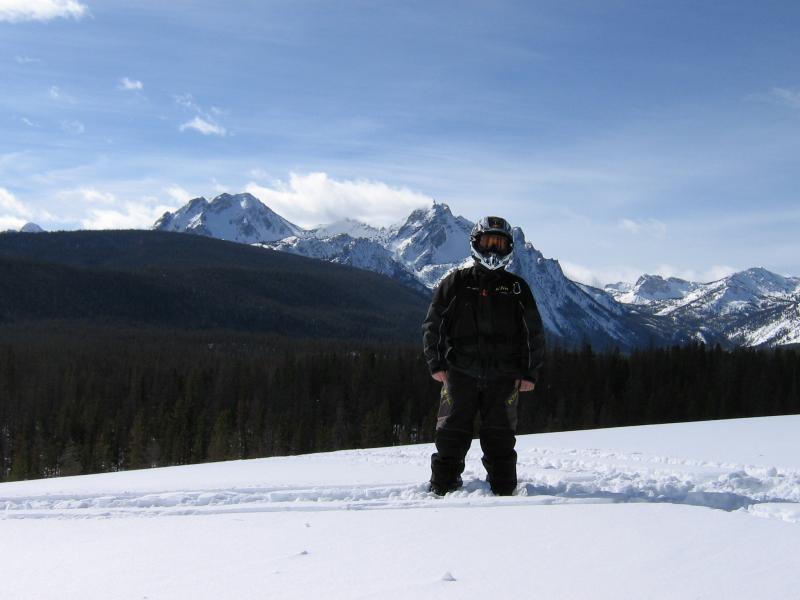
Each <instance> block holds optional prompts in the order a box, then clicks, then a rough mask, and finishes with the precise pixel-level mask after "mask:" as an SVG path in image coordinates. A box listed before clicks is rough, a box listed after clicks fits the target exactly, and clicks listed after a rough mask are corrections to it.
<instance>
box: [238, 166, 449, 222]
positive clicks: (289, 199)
mask: <svg viewBox="0 0 800 600" xmlns="http://www.w3.org/2000/svg"><path fill="white" fill-rule="evenodd" d="M245 189H246V191H248V192H250V193H251V194H253V195H254V196H256V197H257V198H259V199H261V200H262V201H263V202H264V203H265V204H266V205H267V206H269V207H270V208H272V209H273V210H274V211H275V212H277V213H278V214H280V215H282V216H283V217H286V218H287V219H289V220H290V221H292V222H293V223H297V224H298V225H300V226H302V227H313V226H316V225H319V224H321V223H330V222H332V221H337V220H339V219H343V218H345V217H350V218H353V219H358V220H361V221H365V222H367V223H369V224H371V225H390V224H392V223H395V222H397V221H398V220H400V219H402V218H404V217H406V216H408V213H409V212H410V211H412V210H414V209H415V208H419V207H422V206H429V205H430V204H431V203H432V202H433V198H431V197H429V196H426V195H424V194H420V193H417V192H414V191H411V190H409V189H408V188H405V187H391V186H388V185H386V184H385V183H382V182H379V181H367V180H343V181H340V180H335V179H332V178H330V177H328V175H327V174H326V173H309V174H306V175H300V174H297V173H291V174H290V176H289V181H288V182H284V181H275V182H273V183H272V184H270V185H269V186H263V185H259V184H257V183H253V182H251V183H249V184H247V186H246V188H245Z"/></svg>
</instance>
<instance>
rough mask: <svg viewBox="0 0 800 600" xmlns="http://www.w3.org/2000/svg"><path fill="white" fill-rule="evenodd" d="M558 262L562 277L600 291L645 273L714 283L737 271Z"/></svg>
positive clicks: (719, 266)
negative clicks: (606, 266) (599, 266)
mask: <svg viewBox="0 0 800 600" xmlns="http://www.w3.org/2000/svg"><path fill="white" fill-rule="evenodd" d="M558 262H559V264H560V265H561V269H562V270H563V271H564V275H566V276H567V277H569V278H570V279H572V280H573V281H578V282H580V283H585V284H587V285H591V286H594V287H597V288H601V289H602V288H603V287H604V286H606V285H608V284H610V283H617V282H619V281H625V282H627V283H635V282H636V280H637V279H639V277H641V276H642V275H644V274H645V273H647V274H649V275H660V276H661V277H664V278H667V277H677V278H679V279H685V280H686V281H694V282H696V283H708V282H709V281H716V280H718V279H722V278H723V277H727V276H728V275H732V274H733V273H736V271H737V270H738V269H735V268H734V267H731V266H729V265H712V266H710V267H708V268H707V269H700V270H697V269H681V268H679V267H675V266H674V265H670V264H661V265H659V266H658V267H657V268H655V269H653V270H648V269H641V268H638V267H631V266H616V267H608V268H602V267H601V268H594V267H587V266H585V265H580V264H577V263H573V262H568V261H565V260H559V261H558Z"/></svg>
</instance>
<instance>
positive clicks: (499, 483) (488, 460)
mask: <svg viewBox="0 0 800 600" xmlns="http://www.w3.org/2000/svg"><path fill="white" fill-rule="evenodd" d="M470 247H471V252H472V257H473V258H474V259H475V262H474V264H473V265H472V266H470V267H466V268H462V269H456V270H455V271H453V272H452V273H450V274H449V275H448V276H447V277H445V278H444V279H443V280H442V281H441V283H440V284H439V287H438V288H437V289H436V292H435V293H434V296H433V301H432V302H431V305H430V308H429V309H428V315H427V317H426V318H425V322H424V323H423V325H422V339H423V346H424V352H425V359H426V361H427V363H428V368H429V369H430V372H431V376H432V377H433V378H434V379H435V380H437V381H439V382H441V383H442V389H441V397H440V402H439V414H438V419H437V422H436V434H435V442H436V452H435V453H434V454H433V455H432V456H431V480H430V491H432V492H434V493H436V494H437V495H444V494H446V493H447V492H451V491H454V490H457V489H458V488H459V487H461V485H462V484H463V482H462V479H461V474H462V473H463V471H464V457H465V456H466V454H467V451H468V450H469V447H470V444H471V442H472V433H473V428H474V421H475V417H476V415H477V414H478V413H480V416H481V427H480V443H481V449H482V450H483V465H484V467H486V473H487V481H488V482H489V485H490V486H491V489H492V492H494V493H495V494H497V495H510V494H512V493H513V492H514V490H515V489H516V487H517V453H516V451H515V450H514V446H515V444H516V438H515V432H516V426H517V405H518V400H519V393H520V392H530V391H532V390H533V388H534V386H535V385H536V380H537V378H538V376H539V371H540V369H541V366H542V362H543V358H544V330H543V327H542V319H541V316H540V315H539V310H538V308H537V307H536V300H535V299H534V297H533V294H532V293H531V290H530V288H529V287H528V284H527V283H526V282H525V280H524V279H522V278H521V277H518V276H517V275H514V274H513V273H509V272H508V271H506V270H505V267H506V266H507V265H508V263H509V261H510V260H511V255H512V252H513V250H514V238H513V235H512V231H511V226H510V225H509V224H508V222H507V221H506V220H505V219H502V218H500V217H484V218H482V219H480V220H479V221H478V222H477V223H476V224H475V226H474V227H473V229H472V233H471V235H470Z"/></svg>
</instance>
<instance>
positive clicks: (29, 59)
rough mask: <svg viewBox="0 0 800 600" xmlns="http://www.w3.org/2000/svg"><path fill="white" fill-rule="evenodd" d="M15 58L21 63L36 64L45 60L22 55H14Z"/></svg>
mask: <svg viewBox="0 0 800 600" xmlns="http://www.w3.org/2000/svg"><path fill="white" fill-rule="evenodd" d="M14 60H15V61H16V62H17V63H18V64H20V65H34V64H42V63H43V62H44V61H43V60H42V59H41V58H34V57H33V56H20V55H17V56H15V57H14Z"/></svg>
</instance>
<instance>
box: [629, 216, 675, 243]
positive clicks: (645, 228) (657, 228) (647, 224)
mask: <svg viewBox="0 0 800 600" xmlns="http://www.w3.org/2000/svg"><path fill="white" fill-rule="evenodd" d="M617 227H619V228H620V229H622V230H623V231H627V232H628V233H632V234H634V235H648V236H652V237H655V238H658V239H663V238H664V237H665V236H666V235H667V226H666V224H665V223H663V222H662V221H659V220H658V219H638V220H635V219H620V221H619V223H618V224H617Z"/></svg>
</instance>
